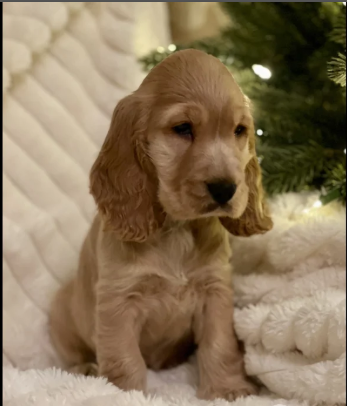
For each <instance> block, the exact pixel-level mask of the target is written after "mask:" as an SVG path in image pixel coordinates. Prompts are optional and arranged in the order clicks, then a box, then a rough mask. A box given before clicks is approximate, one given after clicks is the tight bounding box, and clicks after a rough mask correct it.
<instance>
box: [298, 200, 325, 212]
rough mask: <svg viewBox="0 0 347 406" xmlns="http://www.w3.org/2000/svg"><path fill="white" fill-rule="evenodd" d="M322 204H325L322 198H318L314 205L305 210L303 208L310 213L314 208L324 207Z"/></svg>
mask: <svg viewBox="0 0 347 406" xmlns="http://www.w3.org/2000/svg"><path fill="white" fill-rule="evenodd" d="M322 206H323V203H322V202H321V201H320V200H316V201H315V202H314V203H313V205H312V207H309V208H307V209H304V210H303V213H309V212H310V211H311V210H312V209H319V208H320V207H322Z"/></svg>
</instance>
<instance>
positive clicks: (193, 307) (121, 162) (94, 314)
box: [51, 50, 272, 400]
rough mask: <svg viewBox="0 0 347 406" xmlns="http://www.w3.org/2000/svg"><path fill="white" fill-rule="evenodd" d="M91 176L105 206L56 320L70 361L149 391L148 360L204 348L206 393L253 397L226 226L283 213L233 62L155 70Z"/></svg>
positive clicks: (174, 359)
mask: <svg viewBox="0 0 347 406" xmlns="http://www.w3.org/2000/svg"><path fill="white" fill-rule="evenodd" d="M90 185H91V186H90V190H91V193H92V195H93V196H94V198H95V201H96V203H97V205H98V208H99V214H98V215H97V216H96V218H95V221H94V223H93V225H92V227H91V230H90V232H89V234H88V236H87V238H86V240H85V242H84V245H83V248H82V252H81V256H80V264H79V269H78V273H77V276H76V278H75V279H74V280H73V281H72V282H71V283H70V284H68V285H67V286H66V287H65V288H64V289H63V290H61V291H60V292H59V294H58V295H57V298H56V299H55V301H54V304H53V308H52V315H51V333H52V338H53V341H54V343H55V345H56V347H57V349H58V350H59V352H60V353H61V355H62V356H63V358H64V359H65V361H66V363H67V364H68V366H70V367H72V368H73V369H72V370H74V371H78V372H85V373H88V370H90V368H91V366H92V365H95V364H92V363H97V372H98V374H99V375H102V376H105V377H107V378H108V380H109V381H110V382H112V383H114V384H115V385H117V386H118V387H120V388H122V389H125V390H130V389H137V390H145V389H146V367H149V368H152V369H154V370H157V369H160V368H167V367H171V366H174V365H176V364H177V363H179V362H182V361H184V360H185V359H186V357H187V356H188V355H189V354H191V352H192V350H193V349H194V348H196V354H197V361H198V368H199V378H200V383H199V388H198V396H199V397H200V398H203V399H214V398H218V397H219V398H224V399H228V400H232V399H234V398H236V397H239V396H246V395H248V394H251V393H254V390H255V389H254V387H253V385H252V384H251V383H250V382H248V381H247V380H246V377H245V373H244V368H243V357H242V354H241V352H240V350H239V349H238V342H237V339H236V336H235V333H234V329H233V293H232V287H231V270H230V264H229V260H230V256H231V248H230V245H229V240H228V233H231V234H234V235H239V236H250V235H252V234H259V233H264V232H266V231H267V230H269V229H270V228H271V227H272V222H271V219H270V218H269V216H268V215H267V213H266V210H265V207H264V202H263V190H262V186H261V176H260V169H259V165H258V161H257V158H256V153H255V136H254V128H253V121H252V117H251V113H250V110H249V104H248V101H247V98H246V97H245V96H244V94H243V93H242V91H241V90H240V88H239V87H238V86H237V84H236V83H235V81H234V79H233V77H232V76H231V74H230V73H229V71H228V70H227V69H226V68H225V66H224V65H223V64H222V63H221V62H220V61H219V60H218V59H216V58H214V57H212V56H209V55H207V54H205V53H203V52H200V51H196V50H185V51H180V52H177V53H174V54H172V55H171V56H170V57H168V58H166V59H165V60H164V61H163V62H162V63H160V64H159V65H158V66H156V67H155V68H154V69H152V71H151V72H150V73H149V74H148V76H147V77H146V78H145V80H144V81H143V83H142V84H141V86H140V87H139V88H138V90H136V91H135V92H134V93H133V94H131V95H130V96H127V97H125V98H124V99H123V100H121V101H120V102H119V104H118V105H117V107H116V109H115V111H114V114H113V118H112V123H111V126H110V129H109V132H108V134H107V137H106V139H105V142H104V144H103V146H102V148H101V151H100V154H99V156H98V157H97V159H96V161H95V163H94V165H93V167H92V170H91V173H90ZM250 255H251V253H250ZM95 367H96V366H95ZM89 372H90V371H89Z"/></svg>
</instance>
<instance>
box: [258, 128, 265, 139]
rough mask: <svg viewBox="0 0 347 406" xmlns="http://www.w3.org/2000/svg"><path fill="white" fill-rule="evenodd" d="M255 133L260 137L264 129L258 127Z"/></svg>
mask: <svg viewBox="0 0 347 406" xmlns="http://www.w3.org/2000/svg"><path fill="white" fill-rule="evenodd" d="M257 134H258V135H259V137H261V136H262V135H263V134H264V131H263V130H261V129H260V128H259V130H257Z"/></svg>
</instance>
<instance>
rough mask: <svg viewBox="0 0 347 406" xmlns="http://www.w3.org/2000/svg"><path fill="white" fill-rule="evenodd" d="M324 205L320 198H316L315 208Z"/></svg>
mask: <svg viewBox="0 0 347 406" xmlns="http://www.w3.org/2000/svg"><path fill="white" fill-rule="evenodd" d="M322 206H323V203H322V202H321V201H320V200H316V201H315V202H314V203H313V206H312V207H314V208H315V209H318V208H319V207H322Z"/></svg>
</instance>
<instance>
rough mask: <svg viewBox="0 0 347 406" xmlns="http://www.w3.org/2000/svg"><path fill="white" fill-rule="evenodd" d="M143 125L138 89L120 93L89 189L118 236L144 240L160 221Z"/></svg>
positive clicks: (144, 114)
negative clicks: (130, 92)
mask: <svg viewBox="0 0 347 406" xmlns="http://www.w3.org/2000/svg"><path fill="white" fill-rule="evenodd" d="M147 125H148V111H147V109H146V106H144V105H143V103H142V102H141V101H140V100H139V99H138V98H137V97H136V95H134V94H133V95H130V96H127V97H125V98H124V99H122V100H121V101H120V102H119V103H118V105H117V107H116V109H115V111H114V113H113V117H112V122H111V126H110V129H109V131H108V134H107V136H106V139H105V141H104V144H103V146H102V148H101V151H100V153H99V156H98V158H97V159H96V161H95V163H94V165H93V167H92V169H91V172H90V192H91V194H92V195H93V197H94V199H95V202H96V203H97V205H98V208H99V212H100V213H101V214H102V216H103V218H104V221H105V224H106V228H108V229H111V230H112V231H114V232H115V233H116V235H117V237H118V238H119V239H121V240H122V241H135V242H143V241H145V240H146V239H147V238H148V237H149V236H150V235H152V234H153V233H154V232H155V231H156V230H157V229H158V228H159V227H160V226H161V224H162V222H163V221H164V214H163V212H162V209H161V206H160V204H159V202H158V199H157V177H156V174H155V170H154V166H153V164H152V163H151V162H150V160H149V158H148V156H147V154H146V150H145V132H146V129H147Z"/></svg>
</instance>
